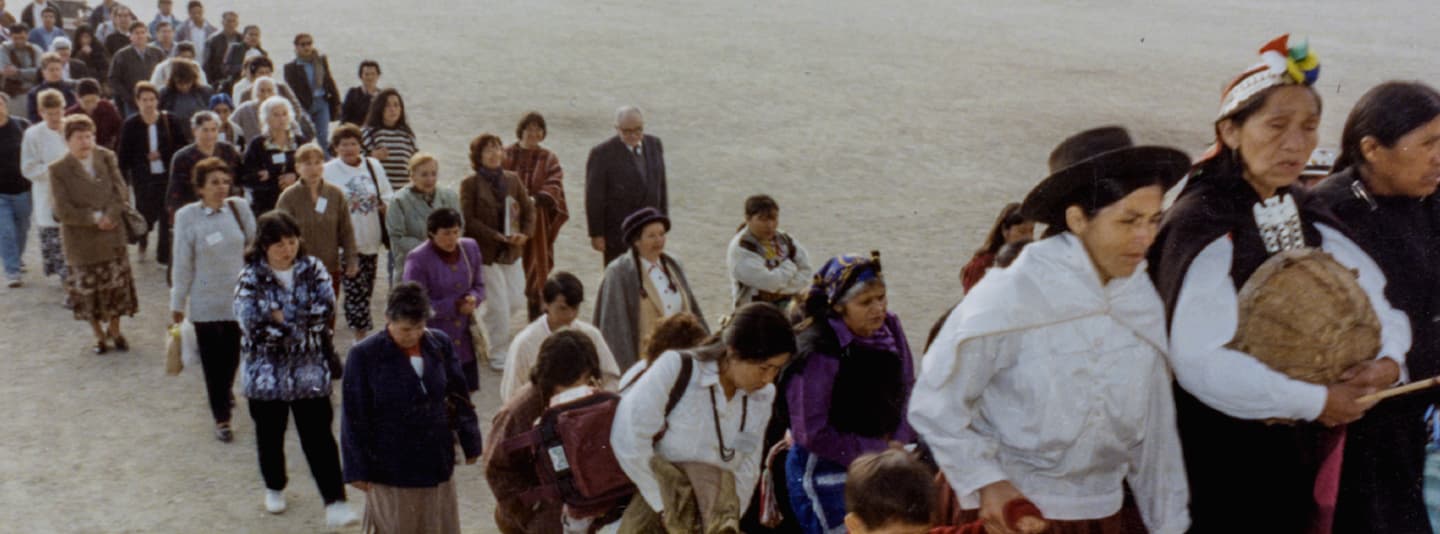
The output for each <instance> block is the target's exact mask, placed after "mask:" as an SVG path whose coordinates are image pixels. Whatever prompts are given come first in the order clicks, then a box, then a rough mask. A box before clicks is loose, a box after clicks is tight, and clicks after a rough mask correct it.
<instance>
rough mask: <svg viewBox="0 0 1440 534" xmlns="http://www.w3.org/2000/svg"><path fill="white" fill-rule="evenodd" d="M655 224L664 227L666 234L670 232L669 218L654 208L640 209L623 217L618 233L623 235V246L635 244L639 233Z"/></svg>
mask: <svg viewBox="0 0 1440 534" xmlns="http://www.w3.org/2000/svg"><path fill="white" fill-rule="evenodd" d="M657 222H658V223H661V224H664V225H665V231H666V232H669V231H670V218H669V217H666V216H665V214H664V213H660V210H657V209H655V208H650V207H645V208H640V209H638V210H635V212H634V213H631V214H630V215H627V216H625V222H623V223H620V233H621V234H622V235H624V239H625V244H626V245H633V244H635V240H636V239H639V238H640V231H641V230H644V229H645V227H646V226H650V224H651V223H657Z"/></svg>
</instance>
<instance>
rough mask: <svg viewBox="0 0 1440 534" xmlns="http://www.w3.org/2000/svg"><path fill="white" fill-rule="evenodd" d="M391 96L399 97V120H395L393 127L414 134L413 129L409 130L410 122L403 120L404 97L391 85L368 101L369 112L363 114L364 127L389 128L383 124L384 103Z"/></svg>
mask: <svg viewBox="0 0 1440 534" xmlns="http://www.w3.org/2000/svg"><path fill="white" fill-rule="evenodd" d="M392 96H393V97H395V98H399V99H400V120H397V121H395V126H393V128H394V129H396V130H404V131H405V133H408V134H410V135H415V131H414V130H411V129H410V124H409V123H408V122H406V121H405V99H404V98H403V97H401V96H400V91H397V90H395V88H393V87H391V88H386V89H382V90H380V92H379V93H378V94H376V95H375V99H374V100H371V101H370V112H369V113H367V114H365V127H366V128H371V129H376V130H378V129H381V128H390V127H389V126H385V103H387V102H389V101H390V97H392Z"/></svg>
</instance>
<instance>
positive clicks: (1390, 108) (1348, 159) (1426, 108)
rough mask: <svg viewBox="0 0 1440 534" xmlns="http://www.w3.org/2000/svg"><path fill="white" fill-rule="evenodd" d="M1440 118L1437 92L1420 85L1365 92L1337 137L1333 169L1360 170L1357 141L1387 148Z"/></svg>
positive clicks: (1383, 86) (1396, 84) (1403, 84)
mask: <svg viewBox="0 0 1440 534" xmlns="http://www.w3.org/2000/svg"><path fill="white" fill-rule="evenodd" d="M1437 116H1440V92H1436V91H1435V89H1434V88H1432V87H1430V86H1428V85H1425V84H1423V83H1420V82H1401V81H1390V82H1385V83H1382V84H1380V85H1377V86H1375V87H1374V88H1372V89H1370V90H1369V91H1366V92H1365V94H1364V95H1362V96H1361V97H1360V100H1359V101H1356V102H1355V107H1354V108H1353V109H1351V110H1350V116H1349V117H1347V118H1346V119H1345V130H1344V132H1343V133H1341V134H1340V156H1339V157H1337V158H1335V168H1334V169H1333V170H1332V171H1331V172H1336V173H1338V172H1340V171H1343V170H1345V169H1347V168H1349V167H1357V166H1363V165H1364V164H1365V155H1364V154H1361V153H1360V141H1362V140H1364V139H1365V138H1366V137H1373V138H1374V139H1375V141H1377V142H1379V143H1380V145H1381V146H1384V147H1386V148H1390V147H1393V146H1395V143H1396V142H1397V141H1399V140H1400V138H1401V137H1404V136H1405V134H1408V133H1410V132H1412V131H1414V130H1415V129H1416V128H1419V127H1421V126H1424V125H1425V124H1427V123H1429V122H1430V121H1433V120H1435V117H1437Z"/></svg>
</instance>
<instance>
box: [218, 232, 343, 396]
mask: <svg viewBox="0 0 1440 534" xmlns="http://www.w3.org/2000/svg"><path fill="white" fill-rule="evenodd" d="M293 272H294V284H293V287H291V288H290V289H286V288H285V287H284V286H282V285H281V284H280V280H279V279H278V278H277V277H276V276H275V272H274V271H272V270H271V269H270V266H269V265H268V264H266V263H265V260H264V259H261V260H259V261H256V262H251V263H250V264H248V265H246V266H245V269H244V270H242V271H240V283H239V285H237V286H236V288H235V317H236V319H238V320H239V321H240V328H241V330H243V331H244V333H245V335H244V336H242V337H241V340H240V349H241V351H242V354H243V361H244V366H243V369H244V370H243V371H242V378H241V380H242V383H243V385H244V391H245V396H246V397H248V398H250V399H253V400H261V401H293V400H298V399H310V398H316V397H328V396H329V395H330V368H329V366H328V365H327V364H326V360H325V352H324V351H325V347H326V345H327V344H326V343H325V340H326V339H327V338H329V336H330V335H331V331H330V327H329V322H330V318H331V317H332V316H334V314H335V290H334V288H333V287H332V286H331V285H330V274H329V273H327V272H326V271H325V266H324V265H323V264H321V263H320V260H318V259H316V258H315V257H314V256H301V257H299V258H296V259H295V267H294V271H293ZM273 310H280V311H281V312H282V313H284V315H285V321H284V322H276V321H275V318H274V317H272V316H271V312H272V311H273Z"/></svg>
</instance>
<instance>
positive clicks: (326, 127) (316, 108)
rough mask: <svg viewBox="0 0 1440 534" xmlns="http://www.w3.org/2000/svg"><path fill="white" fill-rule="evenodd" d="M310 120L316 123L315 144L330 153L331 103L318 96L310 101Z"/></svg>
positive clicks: (308, 111)
mask: <svg viewBox="0 0 1440 534" xmlns="http://www.w3.org/2000/svg"><path fill="white" fill-rule="evenodd" d="M305 112H306V113H308V114H310V122H313V123H315V144H317V145H320V148H322V149H324V150H325V154H327V155H328V154H330V104H329V103H327V102H325V99H324V98H323V97H319V96H316V97H314V100H311V101H310V109H308V110H305Z"/></svg>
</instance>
